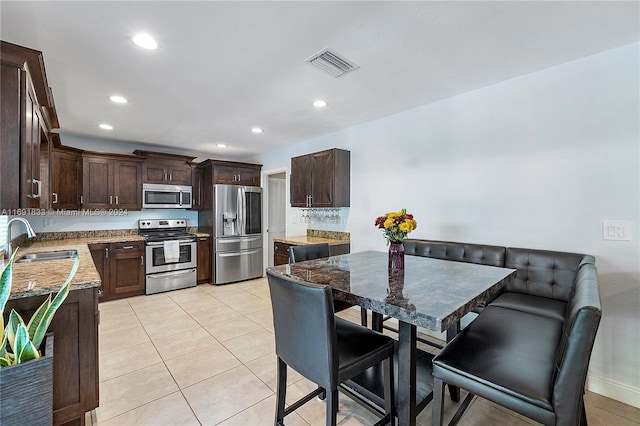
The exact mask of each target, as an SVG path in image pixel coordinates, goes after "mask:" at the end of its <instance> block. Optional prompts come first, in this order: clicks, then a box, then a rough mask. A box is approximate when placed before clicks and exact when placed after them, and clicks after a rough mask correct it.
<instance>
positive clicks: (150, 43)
mask: <svg viewBox="0 0 640 426" xmlns="http://www.w3.org/2000/svg"><path fill="white" fill-rule="evenodd" d="M133 42H134V43H135V44H137V45H138V46H140V47H142V48H144V49H157V48H158V43H156V41H155V40H154V39H153V37H151V36H150V35H149V34H137V35H135V36H134V37H133Z"/></svg>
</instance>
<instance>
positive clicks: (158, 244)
mask: <svg viewBox="0 0 640 426" xmlns="http://www.w3.org/2000/svg"><path fill="white" fill-rule="evenodd" d="M178 244H179V248H180V257H179V260H178V261H177V262H167V261H166V260H165V258H164V242H162V241H147V243H146V245H145V265H146V266H145V272H146V273H147V274H155V273H157V272H169V271H177V270H180V269H189V268H195V267H196V242H195V241H190V240H182V241H178Z"/></svg>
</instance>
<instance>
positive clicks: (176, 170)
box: [142, 160, 191, 185]
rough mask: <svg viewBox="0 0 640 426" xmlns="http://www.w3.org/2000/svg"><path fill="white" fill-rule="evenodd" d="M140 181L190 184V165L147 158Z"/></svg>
mask: <svg viewBox="0 0 640 426" xmlns="http://www.w3.org/2000/svg"><path fill="white" fill-rule="evenodd" d="M142 181H143V182H144V183H165V184H174V185H191V166H190V165H189V164H187V163H185V162H180V161H168V160H166V161H161V160H147V161H145V163H144V166H143V174H142Z"/></svg>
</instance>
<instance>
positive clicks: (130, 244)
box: [111, 241, 144, 251]
mask: <svg viewBox="0 0 640 426" xmlns="http://www.w3.org/2000/svg"><path fill="white" fill-rule="evenodd" d="M111 249H112V250H118V251H143V250H144V242H142V241H127V242H122V243H112V244H111Z"/></svg>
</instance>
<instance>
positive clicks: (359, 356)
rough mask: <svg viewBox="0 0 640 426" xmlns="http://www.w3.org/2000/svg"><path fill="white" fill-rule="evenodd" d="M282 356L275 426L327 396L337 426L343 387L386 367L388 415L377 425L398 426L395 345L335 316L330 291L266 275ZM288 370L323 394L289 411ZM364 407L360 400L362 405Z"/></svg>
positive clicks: (329, 413) (306, 398)
mask: <svg viewBox="0 0 640 426" xmlns="http://www.w3.org/2000/svg"><path fill="white" fill-rule="evenodd" d="M267 277H268V280H269V290H270V292H271V306H272V309H273V326H274V330H275V337H276V355H277V356H278V385H277V386H278V387H277V397H276V416H275V425H276V426H280V425H283V424H284V417H285V416H286V415H288V414H290V413H291V412H293V411H294V410H296V409H297V408H299V407H300V406H302V405H303V404H305V403H307V402H308V401H310V400H311V399H313V398H314V397H315V396H320V397H321V398H323V397H326V404H327V407H326V413H327V414H326V424H327V426H329V425H331V426H334V425H335V424H336V415H337V412H338V386H339V385H340V384H341V383H343V382H345V381H347V380H349V379H351V378H353V377H355V376H357V375H358V374H360V373H362V372H364V371H365V370H367V369H368V368H369V367H372V366H374V365H378V364H380V363H383V368H384V372H385V373H384V389H385V392H384V393H385V416H384V417H383V418H382V419H381V420H380V421H379V422H378V423H376V424H377V425H382V424H391V425H394V424H395V409H394V405H395V404H393V401H394V393H393V353H394V340H393V339H391V338H389V337H387V336H384V335H382V334H381V333H378V332H375V331H372V330H369V329H367V328H366V327H362V326H360V325H358V324H354V323H352V322H349V321H345V320H343V319H341V318H339V317H336V316H335V315H334V310H333V297H332V294H331V287H329V286H319V285H315V284H310V283H305V282H302V281H298V280H295V279H293V278H284V277H282V276H279V275H276V274H274V273H273V272H270V271H267ZM287 367H291V368H293V369H294V370H295V371H297V372H298V373H300V374H301V375H302V376H304V377H306V378H307V379H309V380H311V381H312V382H314V383H316V384H317V385H318V389H316V390H315V391H313V392H311V393H309V394H308V395H306V396H304V397H303V398H302V399H300V400H299V401H297V402H295V403H293V404H291V405H290V406H289V407H287V408H285V396H286V389H287ZM358 402H360V401H358Z"/></svg>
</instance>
